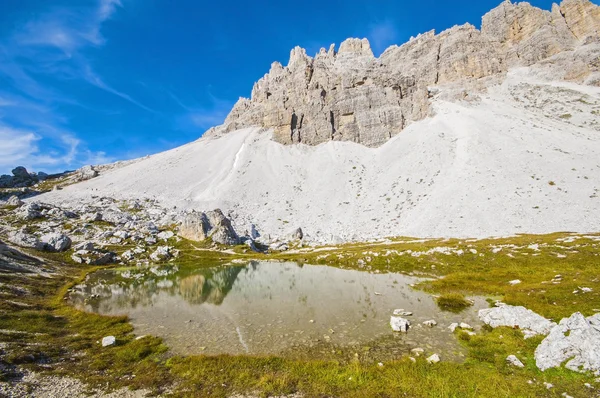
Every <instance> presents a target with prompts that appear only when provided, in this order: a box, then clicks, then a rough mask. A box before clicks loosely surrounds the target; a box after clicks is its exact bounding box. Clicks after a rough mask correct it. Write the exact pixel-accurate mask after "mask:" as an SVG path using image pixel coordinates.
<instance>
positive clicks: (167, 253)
mask: <svg viewBox="0 0 600 398" xmlns="http://www.w3.org/2000/svg"><path fill="white" fill-rule="evenodd" d="M171 257H173V256H172V255H171V248H170V247H169V246H159V247H157V248H156V250H155V251H154V252H153V253H152V254H150V260H152V261H155V262H160V261H167V260H169V259H170V258H171Z"/></svg>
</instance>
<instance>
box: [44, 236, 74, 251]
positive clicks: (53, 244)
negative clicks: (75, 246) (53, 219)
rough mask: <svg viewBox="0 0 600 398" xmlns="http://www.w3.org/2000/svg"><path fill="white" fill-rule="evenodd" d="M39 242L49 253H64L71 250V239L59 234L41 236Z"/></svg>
mask: <svg viewBox="0 0 600 398" xmlns="http://www.w3.org/2000/svg"><path fill="white" fill-rule="evenodd" d="M40 240H41V241H42V243H44V244H45V250H47V251H51V252H64V251H67V250H69V249H70V248H71V238H69V237H68V236H67V235H64V234H60V233H49V234H46V235H43V236H42V237H41V238H40Z"/></svg>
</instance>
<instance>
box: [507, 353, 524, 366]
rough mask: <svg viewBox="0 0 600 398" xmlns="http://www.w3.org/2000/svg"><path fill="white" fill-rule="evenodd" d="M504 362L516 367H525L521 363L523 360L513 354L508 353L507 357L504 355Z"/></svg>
mask: <svg viewBox="0 0 600 398" xmlns="http://www.w3.org/2000/svg"><path fill="white" fill-rule="evenodd" d="M506 362H508V363H509V364H511V365H512V366H515V367H517V368H524V367H525V365H523V362H521V361H520V360H519V358H517V357H516V356H515V355H509V356H508V357H506Z"/></svg>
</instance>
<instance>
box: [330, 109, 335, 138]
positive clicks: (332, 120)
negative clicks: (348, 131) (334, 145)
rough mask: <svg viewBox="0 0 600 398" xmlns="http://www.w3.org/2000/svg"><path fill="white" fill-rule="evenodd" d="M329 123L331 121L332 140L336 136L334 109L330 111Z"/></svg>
mask: <svg viewBox="0 0 600 398" xmlns="http://www.w3.org/2000/svg"><path fill="white" fill-rule="evenodd" d="M329 123H331V140H332V141H333V139H334V138H335V116H334V115H333V111H329Z"/></svg>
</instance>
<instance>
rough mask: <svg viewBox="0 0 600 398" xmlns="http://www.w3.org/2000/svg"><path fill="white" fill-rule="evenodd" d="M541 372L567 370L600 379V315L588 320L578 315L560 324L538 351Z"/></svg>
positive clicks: (537, 356) (538, 364) (536, 355)
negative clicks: (589, 374)
mask: <svg viewBox="0 0 600 398" xmlns="http://www.w3.org/2000/svg"><path fill="white" fill-rule="evenodd" d="M535 363H536V365H537V367H538V368H540V369H541V370H546V369H550V368H557V367H560V366H561V365H562V364H563V363H564V364H565V367H566V368H567V369H570V370H574V371H577V372H586V371H591V372H594V373H596V374H597V375H600V314H596V315H595V316H592V317H589V318H587V319H586V318H585V317H584V316H583V315H582V314H581V313H579V312H576V313H575V314H573V315H571V317H570V318H565V319H563V320H561V321H560V323H559V324H558V326H555V327H554V328H553V329H552V330H551V331H550V334H549V335H548V336H547V337H546V338H545V339H544V340H543V341H542V343H541V344H540V345H539V346H538V348H537V349H536V350H535Z"/></svg>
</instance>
